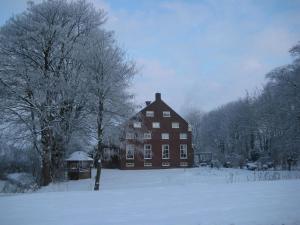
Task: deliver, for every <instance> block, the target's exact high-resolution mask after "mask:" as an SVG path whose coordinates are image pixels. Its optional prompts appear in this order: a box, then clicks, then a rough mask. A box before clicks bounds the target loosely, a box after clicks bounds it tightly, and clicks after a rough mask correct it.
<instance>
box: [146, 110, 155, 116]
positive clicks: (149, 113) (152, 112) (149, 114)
mask: <svg viewBox="0 0 300 225" xmlns="http://www.w3.org/2000/svg"><path fill="white" fill-rule="evenodd" d="M146 117H154V111H146Z"/></svg>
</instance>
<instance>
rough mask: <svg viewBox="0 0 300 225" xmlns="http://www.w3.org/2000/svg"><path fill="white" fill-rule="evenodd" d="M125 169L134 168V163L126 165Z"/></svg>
mask: <svg viewBox="0 0 300 225" xmlns="http://www.w3.org/2000/svg"><path fill="white" fill-rule="evenodd" d="M126 167H134V163H126Z"/></svg>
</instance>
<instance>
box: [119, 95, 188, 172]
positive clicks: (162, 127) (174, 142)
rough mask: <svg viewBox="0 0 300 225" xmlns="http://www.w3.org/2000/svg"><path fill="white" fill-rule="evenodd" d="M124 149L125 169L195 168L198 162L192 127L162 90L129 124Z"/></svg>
mask: <svg viewBox="0 0 300 225" xmlns="http://www.w3.org/2000/svg"><path fill="white" fill-rule="evenodd" d="M121 149H123V150H122V151H120V152H119V154H120V155H119V163H120V166H119V167H120V168H121V169H150V168H174V167H191V166H193V162H194V153H193V149H192V133H191V128H190V127H189V124H188V123H187V122H186V121H185V120H184V119H183V118H182V117H181V116H180V115H178V114H177V113H176V112H175V111H174V110H173V109H172V108H171V107H170V106H168V105H167V104H166V103H165V102H164V101H163V100H162V99H161V94H160V93H156V94H155V101H154V102H150V101H147V102H146V107H145V108H143V109H142V110H141V111H140V112H139V113H137V114H136V115H135V116H134V117H132V118H131V119H130V120H129V121H128V122H127V123H126V127H125V131H124V138H123V140H122V145H121Z"/></svg>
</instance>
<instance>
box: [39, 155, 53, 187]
mask: <svg viewBox="0 0 300 225" xmlns="http://www.w3.org/2000/svg"><path fill="white" fill-rule="evenodd" d="M48 157H49V154H47V156H43V159H42V177H41V185H42V186H47V185H48V184H50V183H51V181H52V177H51V166H50V160H49V159H48Z"/></svg>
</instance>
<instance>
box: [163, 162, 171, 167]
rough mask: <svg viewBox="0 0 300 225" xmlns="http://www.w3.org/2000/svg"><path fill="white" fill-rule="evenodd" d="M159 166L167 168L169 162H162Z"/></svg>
mask: <svg viewBox="0 0 300 225" xmlns="http://www.w3.org/2000/svg"><path fill="white" fill-rule="evenodd" d="M161 165H162V166H166V167H167V166H170V163H169V162H162V163H161Z"/></svg>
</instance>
